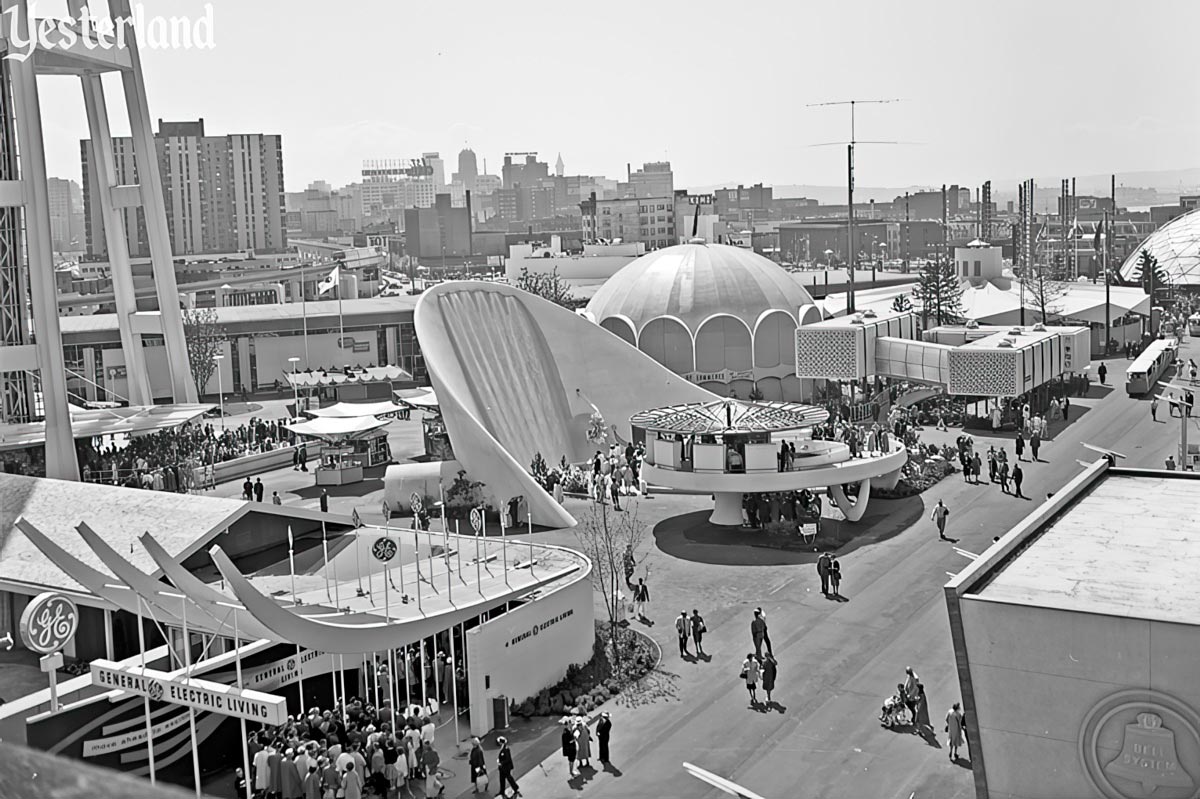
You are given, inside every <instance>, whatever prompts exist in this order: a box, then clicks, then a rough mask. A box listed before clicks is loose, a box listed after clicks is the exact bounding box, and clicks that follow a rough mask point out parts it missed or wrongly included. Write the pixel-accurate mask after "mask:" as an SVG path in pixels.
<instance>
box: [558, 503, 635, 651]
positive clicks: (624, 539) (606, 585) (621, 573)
mask: <svg viewBox="0 0 1200 799" xmlns="http://www.w3.org/2000/svg"><path fill="white" fill-rule="evenodd" d="M644 535H645V530H644V528H643V526H642V524H641V522H639V521H638V515H637V503H636V502H632V501H631V502H628V503H627V504H626V510H625V511H623V512H618V511H613V512H611V513H610V512H609V506H608V504H607V503H602V502H593V503H592V506H591V508H590V509H589V510H588V514H587V516H585V517H584V518H583V519H582V520H581V521H580V523H579V525H578V526H577V527H576V528H575V536H576V538H578V539H579V544H580V549H581V550H582V551H583V554H584V555H586V556H587V557H588V559H589V560H591V562H592V585H594V586H595V587H596V590H597V591H599V592H600V597H601V599H602V600H603V601H604V609H605V611H606V612H607V613H608V621H609V631H610V633H611V641H610V643H611V645H612V651H613V655H612V656H613V663H614V664H617V663H618V662H619V661H620V658H621V647H620V646H619V645H618V644H619V642H618V635H619V632H618V631H619V630H620V628H619V627H618V626H617V617H618V614H619V610H620V607H621V603H622V602H626V601H629V599H630V598H629V597H626V598H625V599H622V598H621V597H620V593H621V586H622V585H625V552H626V550H627V549H628V550H630V551H632V552H637V549H638V546H639V545H640V544H641V542H642V537H643V536H644Z"/></svg>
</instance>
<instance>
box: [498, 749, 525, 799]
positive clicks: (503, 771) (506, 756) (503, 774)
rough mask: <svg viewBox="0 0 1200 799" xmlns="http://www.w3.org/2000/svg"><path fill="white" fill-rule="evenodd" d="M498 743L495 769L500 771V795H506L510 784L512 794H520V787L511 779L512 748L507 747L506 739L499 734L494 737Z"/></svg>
mask: <svg viewBox="0 0 1200 799" xmlns="http://www.w3.org/2000/svg"><path fill="white" fill-rule="evenodd" d="M496 743H498V744H500V752H499V753H498V754H497V755H496V771H498V772H499V773H500V796H502V797H507V796H508V787H509V786H512V790H513V794H512V795H513V796H520V795H521V788H520V786H518V785H517V781H516V780H515V779H513V757H512V750H511V749H509V748H508V739H507V738H505V737H504V736H503V735H501V736H500V737H499V738H497V739H496Z"/></svg>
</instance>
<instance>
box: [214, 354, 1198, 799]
mask: <svg viewBox="0 0 1200 799" xmlns="http://www.w3.org/2000/svg"><path fill="white" fill-rule="evenodd" d="M1189 345H1190V342H1189V341H1185V342H1184V346H1183V350H1181V352H1182V351H1186V350H1188V349H1189V348H1190V346H1189ZM1183 357H1184V358H1186V357H1187V354H1183ZM1108 364H1109V378H1110V382H1109V385H1108V386H1099V385H1098V384H1096V383H1093V384H1092V388H1091V391H1090V393H1089V395H1088V396H1087V397H1085V398H1072V401H1071V420H1070V422H1069V423H1067V424H1064V423H1062V422H1058V423H1055V424H1054V425H1053V426H1052V429H1051V435H1050V436H1049V438H1048V440H1047V443H1046V444H1045V445H1044V446H1043V448H1042V450H1041V453H1040V454H1041V456H1042V460H1041V462H1038V463H1030V462H1028V460H1027V461H1026V462H1025V463H1023V464H1022V467H1023V469H1024V470H1025V483H1024V486H1023V488H1024V492H1025V493H1026V494H1027V495H1028V496H1029V497H1031V498H1032V499H1031V500H1021V499H1016V498H1014V497H1012V496H1010V495H1007V494H1003V493H1001V491H1000V488H999V486H998V485H996V484H988V483H986V482H985V483H984V484H982V485H970V484H967V483H964V482H963V480H962V476H961V474H955V475H951V476H950V477H949V478H947V479H946V480H944V481H942V482H941V483H939V484H938V485H936V486H934V487H933V488H932V489H930V490H929V491H927V492H926V493H925V494H923V495H920V496H918V497H913V498H910V499H905V500H895V501H883V500H875V501H873V502H872V504H871V507H870V509H869V512H868V517H867V518H866V519H864V520H863V522H861V523H860V524H859V525H858V526H857V527H856V529H857V534H856V536H855V538H854V540H853V541H852V542H851V543H850V544H849V545H847V546H844V547H843V548H842V549H841V550H840V551H839V552H840V554H839V559H840V561H841V564H842V572H843V585H842V593H843V594H844V595H845V597H846V598H847V599H846V601H842V602H838V601H834V600H829V599H826V598H825V597H823V596H822V595H821V592H820V583H819V580H818V577H817V574H816V570H815V568H814V565H813V564H814V562H815V555H814V554H812V553H806V552H796V551H790V550H780V549H774V548H768V547H762V546H756V545H754V544H755V536H754V534H752V533H743V532H739V531H730V532H728V533H718V532H716V531H713V530H711V528H707V527H706V525H704V524H702V523H700V520H702V519H703V517H704V514H702V513H694V512H697V511H701V510H702V509H703V508H705V507H706V506H708V504H709V500H708V498H707V497H703V498H701V497H687V496H679V495H674V496H671V495H656V496H655V498H652V499H647V500H642V501H640V502H638V503H637V505H638V514H639V518H640V520H641V521H643V522H645V523H646V524H647V525H649V526H650V531H649V532H648V534H647V536H646V539H645V542H644V544H643V547H642V551H641V552H639V553H638V554H639V558H641V559H642V561H641V563H640V564H639V568H638V574H639V575H644V574H646V573H647V572H648V574H649V579H648V580H647V582H648V583H649V585H650V588H651V592H652V602H651V604H650V610H649V616H650V618H651V620H652V622H653V623H652V624H651V625H643V624H640V623H635V627H636V628H637V629H640V630H642V631H643V632H645V633H646V634H648V635H650V636H651V637H652V638H653V639H654V640H655V641H657V642H658V644H659V645H660V646H661V648H662V651H663V661H662V663H661V665H660V668H659V669H658V671H657V673H655V674H653V675H651V676H650V677H648V678H647V680H646V681H645V682H644V684H643V686H642V689H641V690H640V691H638V692H635V693H634V694H633V695H632V696H631V697H624V698H618V699H616V700H614V701H611V702H610V703H608V705H607V706H606V707H605V708H604V709H606V710H608V711H609V712H611V713H612V716H613V725H614V726H613V738H612V765H611V766H609V768H607V769H605V770H603V771H596V772H587V773H585V776H583V777H577V778H575V779H569V778H568V775H567V768H566V762H565V761H564V760H563V758H562V757H561V756H559V754H558V736H557V734H556V731H555V730H553V729H550V730H549V731H548V732H547V733H545V734H543V735H540V736H522V738H523V740H522V742H521V746H520V747H519V748H517V750H516V761H517V774H518V781H519V782H520V783H521V788H522V792H523V793H524V795H526V796H531V797H532V796H536V797H569V796H576V795H579V794H581V793H587V794H588V795H591V796H598V797H613V799H616V798H617V797H680V798H681V799H682V797H701V796H708V797H716V796H720V795H723V794H721V793H720V792H719V791H717V790H716V789H714V788H709V787H708V786H707V785H705V784H704V783H701V782H698V781H696V780H694V779H692V778H691V777H688V776H687V775H686V774H685V772H684V771H683V770H682V768H681V766H680V764H681V763H682V762H683V761H688V762H691V763H694V764H696V765H698V766H700V767H702V768H705V769H708V770H710V771H713V772H715V773H717V774H719V775H721V776H724V777H726V778H729V779H732V780H734V781H735V782H738V783H740V784H742V785H745V786H746V787H747V788H749V789H751V790H753V791H755V792H757V793H759V794H761V795H763V796H765V797H791V796H812V797H848V798H849V797H865V796H900V797H907V796H910V795H915V796H916V797H918V798H919V797H967V796H973V795H974V788H973V784H972V780H971V773H970V768H969V762H968V761H967V760H966V759H965V758H964V759H963V760H962V761H960V762H959V763H957V764H954V763H951V762H950V761H949V759H948V757H947V752H946V749H945V748H944V746H945V740H944V734H943V733H942V732H941V730H942V726H943V723H944V722H943V721H942V719H943V717H944V716H945V713H946V711H947V709H948V708H949V707H950V704H951V703H952V702H954V701H957V700H958V699H959V689H958V679H957V674H956V672H955V666H954V657H953V651H952V648H951V640H950V633H949V625H948V622H947V617H946V608H945V602H944V599H943V596H942V593H941V587H942V586H943V585H944V584H945V582H946V581H947V579H948V576H949V575H950V574H953V573H955V572H957V571H958V570H959V569H961V568H962V567H963V566H964V565H965V564H966V563H967V562H968V561H967V558H966V557H965V556H964V555H963V554H960V553H959V552H957V551H956V547H957V548H962V549H963V550H966V551H968V552H980V551H982V550H983V549H984V548H986V547H987V546H988V545H989V544H990V543H991V540H992V537H993V536H997V535H1001V534H1003V533H1004V532H1006V531H1007V530H1008V529H1009V528H1010V527H1011V526H1013V525H1014V524H1015V523H1016V522H1017V521H1018V520H1019V519H1021V518H1022V517H1023V516H1024V515H1025V514H1027V513H1029V512H1030V511H1031V510H1032V509H1033V508H1034V507H1035V505H1036V503H1037V502H1038V501H1040V500H1041V499H1044V498H1045V496H1046V494H1047V493H1048V492H1053V491H1056V490H1058V489H1059V488H1060V487H1061V486H1062V485H1064V484H1065V483H1066V482H1067V481H1068V480H1069V479H1070V478H1071V477H1073V476H1074V475H1075V474H1077V473H1078V471H1079V469H1080V466H1079V464H1078V462H1077V460H1084V461H1088V462H1090V461H1094V460H1095V459H1096V458H1097V457H1099V456H1098V455H1097V453H1095V452H1094V451H1092V450H1089V449H1087V448H1086V447H1085V446H1083V442H1087V443H1091V444H1095V445H1099V446H1103V447H1107V448H1111V449H1115V450H1117V451H1120V452H1122V453H1125V454H1126V455H1128V456H1129V458H1128V460H1126V461H1123V462H1122V465H1126V466H1138V467H1147V468H1161V467H1162V465H1163V462H1164V459H1165V458H1166V456H1167V455H1168V454H1172V453H1174V452H1175V451H1176V447H1177V441H1178V431H1179V427H1178V425H1179V422H1178V420H1177V419H1171V418H1170V417H1168V414H1167V408H1166V405H1165V404H1164V405H1163V406H1162V407H1161V408H1160V409H1159V410H1160V413H1159V421H1158V422H1157V423H1155V422H1153V421H1152V420H1151V418H1150V411H1149V398H1148V397H1147V398H1145V399H1133V398H1130V397H1128V396H1126V394H1125V391H1124V386H1123V382H1122V381H1123V373H1124V368H1125V366H1126V365H1127V362H1126V361H1124V360H1123V359H1121V358H1116V359H1111V360H1110V361H1109V362H1108ZM1093 372H1094V369H1093ZM1113 381H1116V382H1115V384H1114V382H1113ZM1189 424H1192V425H1195V424H1196V423H1195V422H1189ZM1193 431H1194V432H1193V435H1200V432H1196V431H1195V428H1193ZM959 432H960V431H958V430H953V429H952V430H951V431H950V432H949V433H939V432H936V431H933V430H929V429H927V430H926V431H925V432H924V433H923V440H924V441H926V442H939V443H940V442H941V441H943V440H953V438H954V437H955V436H957V435H958V434H959ZM390 435H391V438H392V441H393V452H394V453H395V454H396V455H397V456H398V457H404V456H405V455H406V454H411V453H412V452H413V451H414V450H413V447H415V446H419V437H420V426H419V422H418V421H416V420H415V419H414V420H413V421H410V422H396V423H394V424H393V425H392V427H391V428H390ZM974 439H975V444H976V447H977V448H978V449H981V450H983V451H986V449H987V447H988V446H989V445H992V444H994V445H996V446H997V447H1005V448H1006V449H1008V451H1009V457H1010V459H1011V458H1013V456H1014V453H1013V442H1012V434H1006V435H1004V436H998V437H991V436H984V435H975V436H974ZM1026 454H1027V455H1028V453H1026ZM1010 462H1011V461H1010ZM263 481H264V483H266V484H267V493H268V495H269V494H270V492H271V491H272V490H279V491H280V493H281V495H282V496H283V498H284V502H285V503H293V502H294V503H298V504H300V505H302V506H304V507H316V505H317V494H316V493H314V491H313V489H312V488H311V483H312V476H311V473H310V474H308V475H304V474H302V473H297V472H292V471H291V469H290V468H289V469H282V470H278V471H277V472H274V473H271V474H265V475H263ZM380 492H381V484H379V483H378V482H376V483H366V484H363V485H361V486H358V487H353V486H351V487H346V489H344V490H342V491H339V492H338V494H337V495H335V496H333V497H332V501H331V504H330V510H331V512H336V513H345V514H349V513H350V511H351V509H352V508H357V509H358V510H359V513H360V515H362V517H363V519H364V520H365V521H368V522H373V521H375V520H376V519H377V517H378V515H379V514H380V500H381V499H382V496H381V493H380ZM216 493H218V494H222V495H234V496H236V495H237V494H238V493H240V486H238V485H226V486H221V487H219V488H218V490H217V492H216ZM332 493H333V492H331V494H332ZM939 499H942V500H944V501H945V503H946V504H947V506H949V508H950V509H951V516H950V519H949V524H948V528H947V534H948V535H949V536H951V537H952V538H953V539H954V542H953V543H947V542H944V541H939V540H938V537H937V531H936V528H935V527H934V525H933V523H932V522H931V521H930V520H929V513H930V510H929V509H930V508H931V507H932V505H933V504H935V503H936V502H937V500H939ZM569 502H570V500H569ZM575 502H576V503H577V504H573V505H570V506H569V510H571V511H572V513H575V514H576V515H579V514H582V513H583V512H584V508H583V503H582V501H575ZM684 514H692V515H684ZM693 521H694V522H695V523H693ZM535 535H536V537H537V538H538V539H539V540H544V541H547V542H551V543H558V544H566V545H570V544H572V543H573V542H574V541H575V537H574V534H573V533H572V532H571V531H570V530H555V531H548V532H539V533H536V534H535ZM757 606H761V607H763V609H764V610H765V611H766V613H767V618H768V621H769V624H770V631H771V639H772V642H773V644H774V651H775V654H776V657H777V658H778V660H779V678H778V684H777V687H776V690H775V692H774V699H775V701H776V702H777V703H778V706H777V707H774V708H773V709H770V710H764V709H762V708H759V709H754V708H751V707H750V706H749V703H748V698H747V694H746V690H745V686H744V684H743V682H742V681H741V680H739V678H738V671H739V668H740V663H741V661H742V659H743V658H744V657H745V656H746V653H747V652H748V651H752V649H753V646H752V644H751V640H750V634H749V623H750V618H751V611H752V609H753V608H755V607H757ZM692 608H698V609H699V610H700V612H701V614H703V616H704V618H705V621H706V623H707V627H708V630H709V632H708V634H707V635H706V637H705V651H706V652H707V653H709V655H710V657H708V658H706V659H701V660H696V659H683V658H681V657H680V655H679V653H678V647H677V644H676V641H675V636H674V629H673V624H672V621H673V619H674V617H675V616H677V615H678V614H679V612H680V611H683V610H687V611H688V612H690V611H691V610H692ZM597 613H598V616H602V615H603V611H602V610H600V609H598V611H597ZM908 665H911V666H913V667H914V669H915V670H916V672H917V673H918V674H919V675H920V678H921V680H922V682H923V683H924V685H925V688H926V692H927V696H928V702H929V716H930V721H931V723H932V725H933V729H934V730H935V731H936V733H937V734H936V736H928V737H926V738H923V737H921V736H918V735H913V734H908V732H907V729H906V730H905V731H904V732H894V731H891V730H887V729H884V728H882V727H881V726H880V725H879V722H878V720H877V714H878V712H879V706H880V704H881V702H882V700H883V698H884V697H885V696H886V695H888V694H890V693H891V692H892V691H893V690H894V689H895V685H896V683H897V682H901V681H902V680H903V677H904V667H905V666H908ZM494 738H495V734H492V735H489V736H488V739H487V741H485V749H486V751H487V755H488V762H489V767H490V768H491V770H492V777H493V781H492V788H493V790H494V789H495V787H496V781H495V770H494V764H495V743H494ZM964 755H965V756H966V757H969V755H970V748H969V746H968V747H967V749H966V750H964ZM460 785H461V786H462V790H463V791H464V792H463V794H462V795H463V796H471V795H473V794H472V791H471V790H469V788H468V787H467V785H466V784H465V782H462V783H460V782H458V781H456V782H455V783H454V784H453V785H452V786H451V790H450V791H448V793H450V794H453V792H454V790H456V789H458V788H459V786H460Z"/></svg>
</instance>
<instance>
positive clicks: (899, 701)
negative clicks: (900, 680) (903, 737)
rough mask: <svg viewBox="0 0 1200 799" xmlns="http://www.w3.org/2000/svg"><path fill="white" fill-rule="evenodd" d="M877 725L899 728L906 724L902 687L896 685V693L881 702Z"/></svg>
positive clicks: (905, 708)
mask: <svg viewBox="0 0 1200 799" xmlns="http://www.w3.org/2000/svg"><path fill="white" fill-rule="evenodd" d="M879 723H880V724H882V725H883V726H884V727H888V728H891V727H900V726H903V725H905V724H908V723H909V722H908V706H907V705H905V704H904V686H903V685H897V686H896V693H894V694H893V695H891V696H889V697H888V698H887V699H884V700H883V707H882V708H880V711H879Z"/></svg>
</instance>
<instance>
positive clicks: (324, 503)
mask: <svg viewBox="0 0 1200 799" xmlns="http://www.w3.org/2000/svg"><path fill="white" fill-rule="evenodd" d="M321 513H329V489H328V488H322V489H321Z"/></svg>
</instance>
